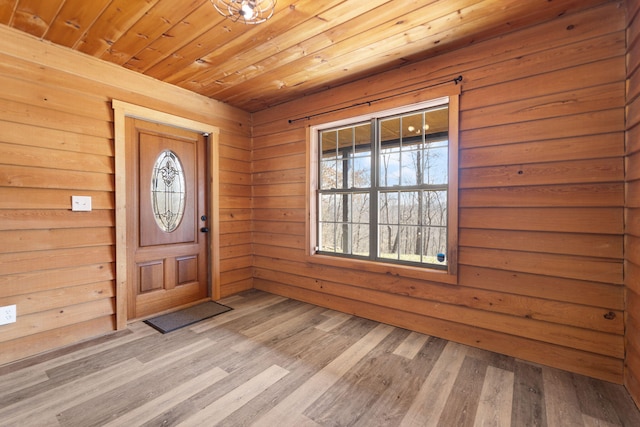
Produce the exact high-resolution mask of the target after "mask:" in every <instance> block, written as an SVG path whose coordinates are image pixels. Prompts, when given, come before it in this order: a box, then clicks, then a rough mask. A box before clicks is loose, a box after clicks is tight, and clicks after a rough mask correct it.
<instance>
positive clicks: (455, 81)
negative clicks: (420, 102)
mask: <svg viewBox="0 0 640 427" xmlns="http://www.w3.org/2000/svg"><path fill="white" fill-rule="evenodd" d="M450 82H453V83H455V84H456V85H457V84H458V83H460V82H462V76H458V77H456V78H454V79H452V80H447V81H444V82H440V83H434V84H432V85H429V86H423V87H420V88H417V89H411V90H408V91H406V92H401V93H396V94H393V95H389V96H383V97H382V98H376V99H372V100H370V101H363V102H358V103H356V104H353V105H347V106H346V107H340V108H335V109H333V110H329V111H323V112H322V113H316V114H311V115H309V116H304V117H298V118H297V119H289V123H290V124H291V123H295V122H299V121H300V120H310V119H311V118H312V117H318V116H324V115H325V114H331V113H335V112H337V111H342V110H348V109H349V108H355V107H360V106H361V105H371V104H373V103H374V102H379V101H384V100H385V99H389V98H394V97H396V96H401V95H406V94H408V93H411V92H415V91H417V90H422V89H429V88H432V87H436V86H441V85H444V84H447V83H450Z"/></svg>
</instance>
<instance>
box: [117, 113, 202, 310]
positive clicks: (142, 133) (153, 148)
mask: <svg viewBox="0 0 640 427" xmlns="http://www.w3.org/2000/svg"><path fill="white" fill-rule="evenodd" d="M126 130H127V137H128V140H127V144H128V145H127V156H128V157H127V162H130V163H129V164H130V166H131V167H130V168H128V171H129V172H128V173H129V175H128V176H131V177H132V178H133V179H132V180H131V181H132V184H133V185H131V186H130V188H128V194H127V209H128V212H127V218H128V219H127V221H128V224H127V227H128V229H129V233H128V245H127V259H128V266H129V267H128V271H129V273H128V274H127V279H128V283H129V286H128V287H129V298H128V311H129V315H128V318H129V319H134V318H140V317H145V316H149V315H151V314H155V313H158V312H161V311H165V310H169V309H172V308H176V307H179V306H182V305H185V304H188V303H191V302H195V301H198V300H201V299H204V298H206V297H207V295H208V276H209V272H208V258H207V234H206V233H203V232H201V231H200V229H201V228H202V227H205V226H206V223H205V222H204V221H202V220H201V217H203V215H206V214H207V212H206V206H207V205H206V202H207V201H206V198H205V195H206V189H205V185H206V182H205V176H206V174H205V166H206V164H205V154H206V147H205V140H204V137H203V136H202V135H200V134H198V133H196V132H191V131H186V130H183V129H177V128H173V127H170V126H163V125H159V124H154V123H149V122H145V121H141V120H135V119H130V118H127V122H126ZM180 200H184V205H182V204H181V203H179V201H180ZM180 212H182V217H180V215H179V214H180Z"/></svg>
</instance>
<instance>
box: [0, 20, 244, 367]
mask: <svg viewBox="0 0 640 427" xmlns="http://www.w3.org/2000/svg"><path fill="white" fill-rule="evenodd" d="M0 87H2V91H1V92H0V153H1V155H0V306H5V305H10V304H16V305H17V312H18V317H17V322H16V323H13V324H10V325H5V326H1V327H0V349H1V350H0V364H2V363H6V362H10V361H13V360H16V359H19V358H22V357H25V356H29V355H32V354H35V353H39V352H42V351H45V350H49V349H52V348H56V347H59V346H62V345H66V344H70V343H75V342H78V341H80V340H83V339H86V338H89V337H94V336H97V335H100V334H103V333H106V332H109V331H112V330H114V325H115V323H114V322H115V319H114V312H115V311H114V310H115V302H114V292H115V286H114V278H115V265H114V261H115V260H114V244H115V242H114V241H115V222H114V221H115V213H114V124H113V110H112V107H111V101H112V99H118V100H121V101H124V102H128V103H131V104H136V105H140V106H144V107H147V108H151V109H154V110H158V111H163V112H166V113H170V114H173V115H176V116H181V117H185V118H188V119H191V120H197V121H200V122H203V123H209V124H212V125H214V126H217V127H219V128H220V150H219V155H220V229H221V234H220V241H221V243H220V245H221V248H220V264H221V266H220V269H221V293H222V295H223V296H224V295H228V294H231V293H235V292H237V291H239V290H243V289H247V288H251V286H252V278H251V276H252V270H251V261H252V258H251V250H250V219H251V218H250V203H251V202H250V195H251V188H250V180H251V174H250V167H251V164H250V159H251V157H250V148H251V147H250V144H251V139H250V123H249V120H250V115H249V114H248V113H245V112H242V111H239V110H237V109H234V108H230V107H228V106H226V105H224V104H222V103H218V102H216V101H212V100H210V99H208V98H205V97H202V96H199V95H196V94H193V93H192V92H188V91H185V90H182V89H178V88H176V87H173V86H170V85H168V84H164V83H160V82H159V81H156V80H153V79H150V78H146V77H143V76H140V75H138V74H136V73H134V72H131V71H128V70H125V69H124V68H120V67H117V66H114V65H112V64H109V63H106V62H103V61H99V60H96V59H94V58H92V57H88V56H85V55H82V54H78V53H76V52H73V51H71V50H69V49H65V48H60V47H56V46H53V45H50V44H48V43H44V42H40V41H38V40H37V39H34V38H31V37H29V36H26V35H24V34H22V33H18V32H17V31H13V30H11V29H9V28H7V27H4V26H0ZM72 195H86V196H91V197H92V202H93V211H92V212H71V196H72Z"/></svg>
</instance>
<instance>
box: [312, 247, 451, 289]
mask: <svg viewBox="0 0 640 427" xmlns="http://www.w3.org/2000/svg"><path fill="white" fill-rule="evenodd" d="M307 262H308V263H310V264H322V265H328V266H331V267H338V268H348V269H351V270H359V271H366V272H369V273H377V274H387V275H390V276H394V277H405V278H408V279H418V280H425V281H429V282H437V283H444V284H448V285H457V284H458V276H457V275H455V274H451V273H449V271H446V270H436V269H431V268H426V267H413V266H410V265H399V264H389V263H384V262H377V261H367V260H360V259H352V258H339V257H333V256H329V255H321V254H308V255H307Z"/></svg>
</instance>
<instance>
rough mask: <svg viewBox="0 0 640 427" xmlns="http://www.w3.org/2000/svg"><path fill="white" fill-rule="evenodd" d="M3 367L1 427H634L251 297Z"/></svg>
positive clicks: (320, 316) (511, 371) (360, 327)
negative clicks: (181, 321)
mask: <svg viewBox="0 0 640 427" xmlns="http://www.w3.org/2000/svg"><path fill="white" fill-rule="evenodd" d="M222 302H223V303H224V304H226V305H229V306H231V307H233V308H234V310H233V311H230V312H227V313H224V314H221V315H219V316H217V317H214V318H212V319H209V320H207V321H204V322H201V323H198V324H196V325H194V326H192V327H189V328H184V329H181V330H179V331H175V332H172V333H169V334H165V335H162V334H160V333H159V332H157V331H155V330H154V329H152V328H150V327H148V326H147V325H146V324H144V323H141V322H140V323H134V324H131V325H130V327H129V329H128V330H126V331H122V332H118V333H116V334H113V335H110V336H107V337H102V338H99V339H95V340H92V341H90V342H87V343H82V344H79V345H76V346H73V347H69V348H65V349H61V350H58V351H55V352H52V353H48V354H44V355H41V356H36V357H33V358H30V359H27V360H24V361H20V362H16V363H14V364H11V365H5V366H1V367H0V425H2V426H56V425H62V426H82V427H85V426H104V425H108V426H139V425H143V426H174V425H180V426H214V425H221V426H268V427H271V426H278V427H286V426H296V427H297V426H367V427H368V426H429V425H433V426H436V425H439V426H456V427H457V426H480V425H483V426H485V425H486V426H509V425H511V426H563V427H564V426H640V412H639V411H638V409H637V408H636V406H635V405H634V403H633V401H632V400H631V398H630V397H629V396H628V394H627V392H626V391H625V389H624V388H623V387H622V386H620V385H615V384H610V383H606V382H602V381H598V380H593V379H590V378H587V377H583V376H580V375H575V374H571V373H568V372H564V371H560V370H557V369H552V368H547V367H543V366H539V365H535V364H531V363H527V362H523V361H521V360H517V359H514V358H512V357H507V356H503V355H498V354H495V353H490V352H487V351H483V350H478V349H474V348H471V347H467V346H464V345H460V344H456V343H453V342H448V341H445V340H442V339H439V338H434V337H429V336H425V335H422V334H417V333H413V332H410V331H407V330H404V329H400V328H395V327H392V326H388V325H384V324H380V323H377V322H372V321H369V320H365V319H361V318H357V317H353V316H348V315H345V314H342V313H338V312H335V311H331V310H327V309H324V308H320V307H316V306H312V305H309V304H305V303H301V302H298V301H293V300H290V299H286V298H282V297H279V296H275V295H270V294H267V293H263V292H259V291H251V292H247V293H244V294H242V295H237V296H233V297H230V298H227V299H226V300H223V301H222Z"/></svg>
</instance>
